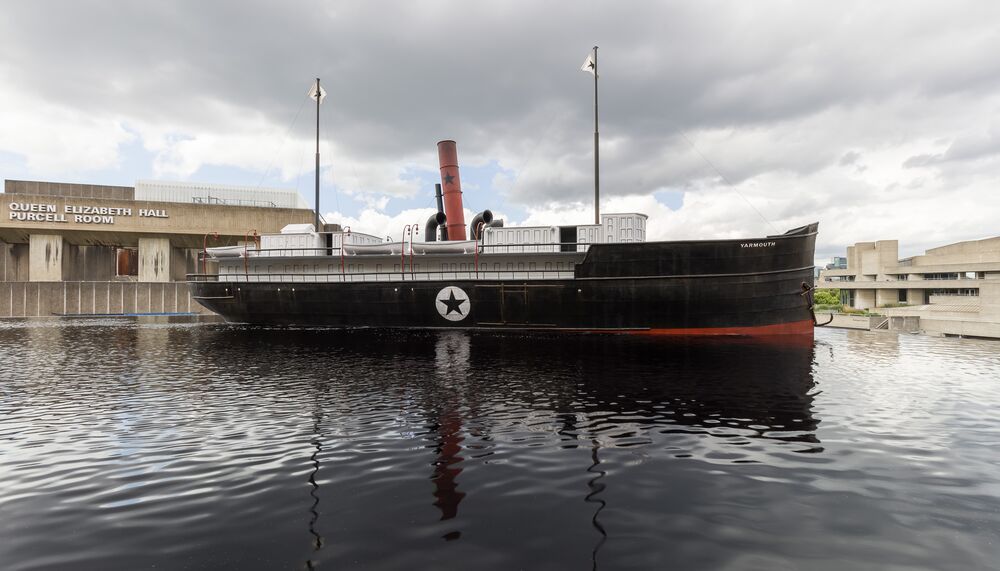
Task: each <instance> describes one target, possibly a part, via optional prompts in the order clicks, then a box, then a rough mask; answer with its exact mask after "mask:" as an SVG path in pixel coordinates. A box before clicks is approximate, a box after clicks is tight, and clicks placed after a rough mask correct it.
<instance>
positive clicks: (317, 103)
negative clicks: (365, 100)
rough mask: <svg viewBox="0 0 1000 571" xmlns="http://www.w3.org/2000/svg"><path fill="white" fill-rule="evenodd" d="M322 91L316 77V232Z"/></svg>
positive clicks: (317, 227) (317, 224) (317, 223)
mask: <svg viewBox="0 0 1000 571" xmlns="http://www.w3.org/2000/svg"><path fill="white" fill-rule="evenodd" d="M321 94H322V92H321V91H320V90H319V78H318V77H317V78H316V225H315V230H316V232H319V231H320V227H319V101H320V99H322V97H321Z"/></svg>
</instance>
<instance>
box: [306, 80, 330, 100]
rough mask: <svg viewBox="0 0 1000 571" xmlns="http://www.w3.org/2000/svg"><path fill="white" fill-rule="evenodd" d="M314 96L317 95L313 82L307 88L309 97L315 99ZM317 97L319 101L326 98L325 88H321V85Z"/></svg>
mask: <svg viewBox="0 0 1000 571" xmlns="http://www.w3.org/2000/svg"><path fill="white" fill-rule="evenodd" d="M316 97H317V95H316V84H315V83H314V84H312V86H311V87H310V88H309V99H312V100H313V101H316ZM318 97H319V102H320V103H322V102H323V100H324V99H326V90H325V89H323V87H322V86H320V88H319V95H318Z"/></svg>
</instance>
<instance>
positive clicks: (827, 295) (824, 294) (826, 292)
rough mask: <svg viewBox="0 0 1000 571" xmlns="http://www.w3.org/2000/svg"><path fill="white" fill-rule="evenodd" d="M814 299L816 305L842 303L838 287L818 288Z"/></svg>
mask: <svg viewBox="0 0 1000 571" xmlns="http://www.w3.org/2000/svg"><path fill="white" fill-rule="evenodd" d="M813 301H814V302H815V304H816V305H838V304H840V290H839V289H836V288H833V289H818V290H816V294H815V295H814V296H813Z"/></svg>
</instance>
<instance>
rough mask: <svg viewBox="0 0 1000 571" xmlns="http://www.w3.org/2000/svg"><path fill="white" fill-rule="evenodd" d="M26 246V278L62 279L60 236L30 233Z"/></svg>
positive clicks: (52, 280)
mask: <svg viewBox="0 0 1000 571" xmlns="http://www.w3.org/2000/svg"><path fill="white" fill-rule="evenodd" d="M28 247H29V252H28V279H29V280H30V281H33V282H58V281H62V269H63V238H62V236H59V235H58V234H32V235H31V241H30V242H29V244H28Z"/></svg>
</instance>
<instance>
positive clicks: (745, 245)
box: [740, 242, 775, 248]
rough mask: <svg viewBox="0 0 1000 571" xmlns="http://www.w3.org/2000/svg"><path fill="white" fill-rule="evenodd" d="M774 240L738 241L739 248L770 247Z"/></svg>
mask: <svg viewBox="0 0 1000 571" xmlns="http://www.w3.org/2000/svg"><path fill="white" fill-rule="evenodd" d="M774 245H775V242H740V248H770V247H771V246H774Z"/></svg>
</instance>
